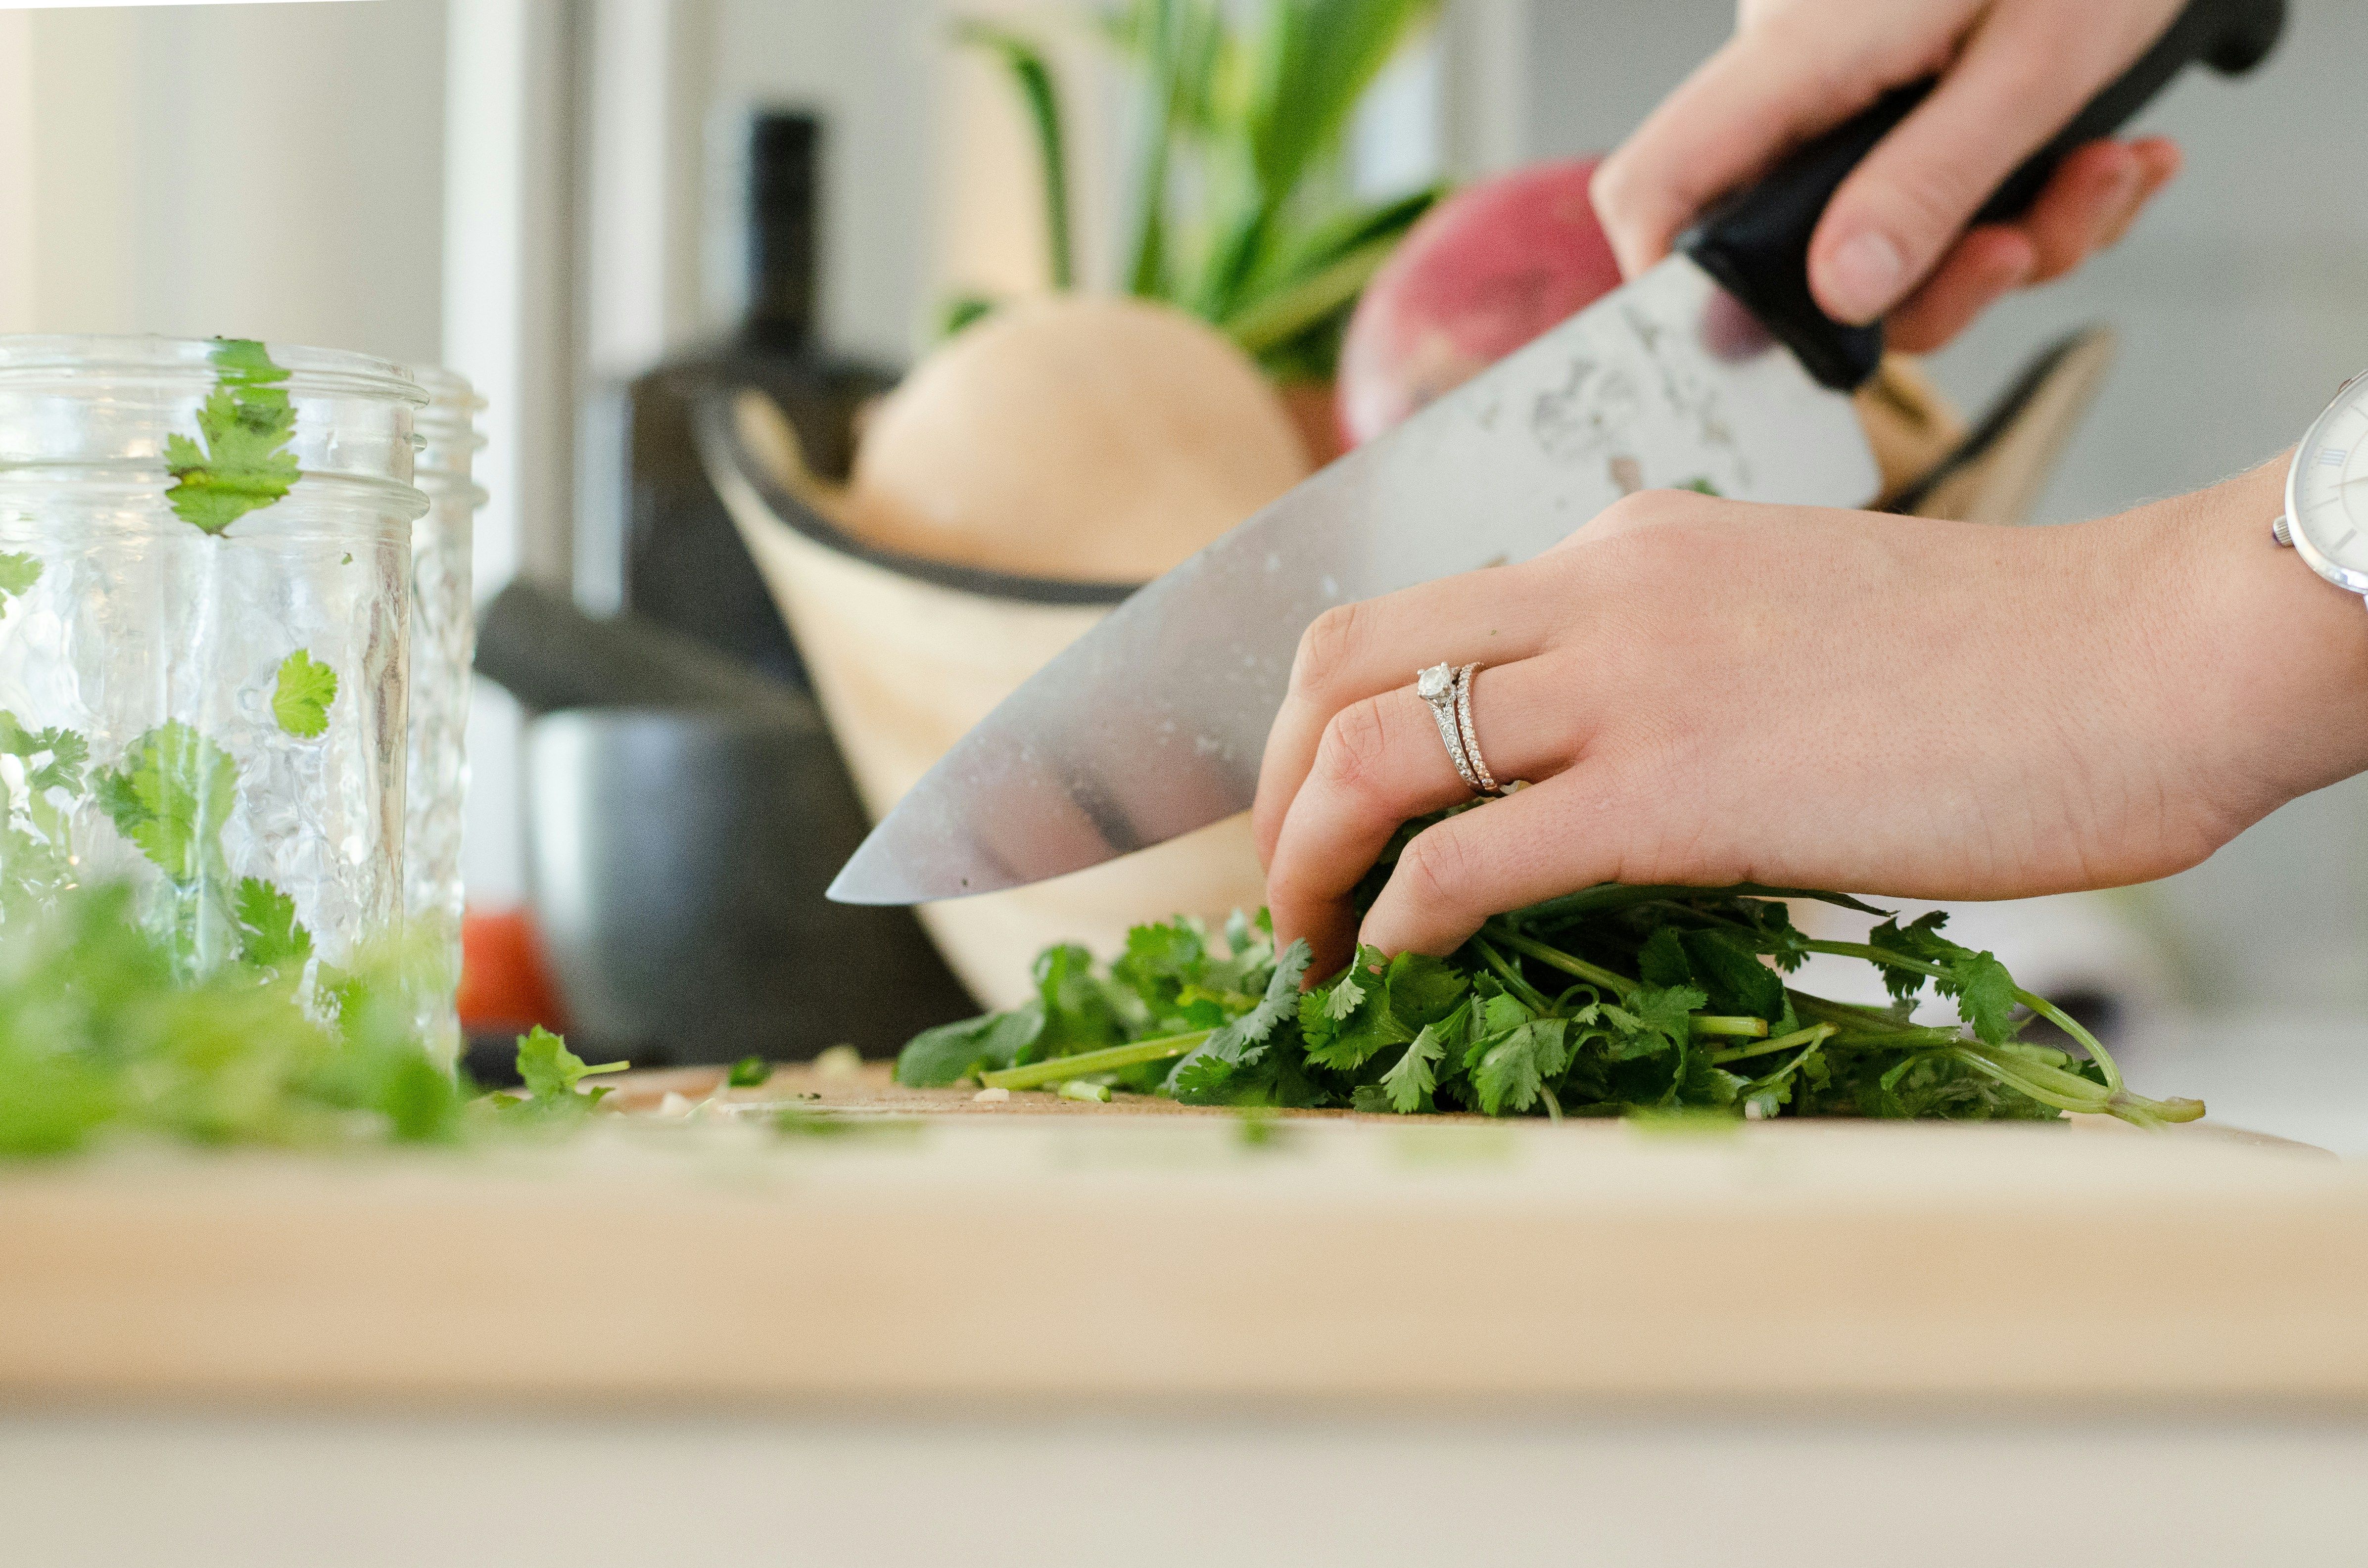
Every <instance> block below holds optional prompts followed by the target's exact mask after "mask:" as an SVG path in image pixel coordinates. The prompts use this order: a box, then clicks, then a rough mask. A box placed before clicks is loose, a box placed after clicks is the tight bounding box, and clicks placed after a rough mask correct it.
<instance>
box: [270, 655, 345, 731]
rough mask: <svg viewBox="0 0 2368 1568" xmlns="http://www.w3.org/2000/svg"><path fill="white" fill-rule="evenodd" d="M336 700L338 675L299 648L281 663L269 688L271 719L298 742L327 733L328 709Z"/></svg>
mask: <svg viewBox="0 0 2368 1568" xmlns="http://www.w3.org/2000/svg"><path fill="white" fill-rule="evenodd" d="M336 699H337V672H336V670H334V669H331V668H330V667H329V666H328V665H324V664H323V663H321V662H320V661H319V660H318V659H315V658H313V655H312V654H310V653H306V652H305V651H304V650H303V649H302V648H299V649H297V650H296V651H295V652H294V653H290V654H289V655H288V657H287V658H286V659H284V660H282V661H281V662H280V665H279V678H278V679H277V680H276V681H275V682H274V683H273V685H272V688H271V716H272V718H274V719H275V720H277V721H279V727H280V728H281V729H283V730H285V731H287V732H288V733H290V734H291V735H294V736H295V737H297V738H298V739H299V740H307V741H309V740H313V739H314V738H316V737H318V736H320V735H323V734H325V733H328V728H329V705H330V704H331V703H333V702H335V701H336Z"/></svg>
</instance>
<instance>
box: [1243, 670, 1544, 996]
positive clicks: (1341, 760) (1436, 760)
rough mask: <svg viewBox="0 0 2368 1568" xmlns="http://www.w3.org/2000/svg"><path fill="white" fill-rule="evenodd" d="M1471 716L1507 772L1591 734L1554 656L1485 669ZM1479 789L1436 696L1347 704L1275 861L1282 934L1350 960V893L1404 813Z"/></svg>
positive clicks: (1391, 696)
mask: <svg viewBox="0 0 2368 1568" xmlns="http://www.w3.org/2000/svg"><path fill="white" fill-rule="evenodd" d="M1472 715H1473V727H1474V733H1475V736H1476V738H1477V739H1478V742H1479V744H1480V755H1481V756H1483V757H1484V758H1486V762H1487V765H1488V767H1489V770H1490V771H1491V772H1492V773H1494V774H1495V775H1496V777H1497V778H1498V779H1499V780H1500V781H1502V780H1511V779H1514V778H1525V779H1531V780H1536V779H1540V778H1548V777H1551V776H1552V775H1554V774H1557V773H1560V772H1562V771H1563V770H1564V769H1565V768H1566V767H1569V766H1570V765H1571V763H1572V761H1573V760H1574V759H1575V758H1576V757H1577V752H1578V748H1579V746H1580V744H1582V740H1583V736H1584V733H1585V725H1584V723H1583V722H1582V720H1581V717H1580V715H1579V714H1578V713H1577V711H1575V710H1574V704H1573V700H1572V695H1571V692H1570V689H1569V682H1568V680H1567V678H1566V677H1565V676H1564V675H1563V674H1562V673H1561V672H1560V671H1559V670H1558V669H1557V668H1556V667H1555V666H1554V665H1553V664H1552V663H1551V662H1550V661H1547V660H1543V659H1530V660H1525V661H1523V662H1521V663H1520V664H1516V665H1500V666H1497V667H1495V668H1491V669H1486V670H1482V671H1480V672H1479V673H1478V674H1477V675H1475V676H1474V678H1473V684H1472ZM1471 798H1472V791H1471V790H1470V788H1469V787H1468V786H1466V785H1465V783H1464V782H1463V776H1462V775H1461V774H1459V773H1457V772H1456V770H1455V765H1454V763H1453V762H1452V761H1451V760H1450V759H1449V756H1448V754H1447V746H1446V744H1445V742H1444V741H1443V740H1442V739H1441V738H1440V733H1439V728H1438V724H1437V722H1436V721H1435V720H1434V719H1433V717H1432V715H1431V709H1430V705H1429V703H1427V702H1425V701H1423V699H1421V698H1419V697H1417V696H1416V695H1415V694H1414V692H1412V691H1411V690H1407V689H1405V688H1400V689H1398V690H1395V691H1389V692H1384V693H1383V694H1382V695H1381V696H1379V697H1372V698H1367V699H1365V700H1363V701H1361V702H1356V703H1351V704H1350V705H1349V707H1347V708H1344V709H1342V710H1340V711H1339V712H1338V714H1336V715H1334V717H1333V719H1332V722H1330V723H1329V724H1327V725H1326V726H1325V731H1324V738H1323V741H1322V743H1321V744H1319V745H1318V746H1317V748H1316V756H1315V765H1314V767H1312V768H1311V769H1310V770H1309V773H1308V776H1307V779H1306V782H1305V783H1304V784H1303V785H1302V786H1301V787H1300V790H1299V792H1298V794H1297V795H1296V796H1295V797H1293V799H1292V802H1291V808H1290V811H1289V812H1288V813H1287V814H1286V816H1285V818H1284V822H1283V825H1282V831H1281V835H1280V838H1279V840H1278V842H1277V844H1276V846H1275V852H1274V858H1273V863H1272V865H1271V866H1270V868H1269V871H1268V875H1267V903H1268V906H1269V910H1270V911H1271V912H1272V915H1273V919H1274V931H1275V939H1276V940H1277V941H1279V942H1281V943H1285V944H1288V943H1290V942H1291V941H1292V940H1293V939H1294V938H1296V937H1306V938H1307V940H1308V942H1309V944H1310V945H1311V946H1312V947H1313V948H1314V949H1315V957H1316V962H1315V964H1313V965H1312V966H1311V969H1310V972H1312V973H1316V974H1328V973H1330V972H1332V971H1334V970H1336V969H1338V967H1339V966H1340V965H1341V964H1343V963H1345V962H1347V961H1348V960H1349V957H1350V955H1351V953H1352V952H1353V950H1354V946H1355V937H1356V930H1357V918H1356V912H1355V910H1354V909H1353V908H1352V907H1351V906H1350V903H1349V895H1350V894H1351V893H1353V892H1355V891H1356V887H1357V884H1358V883H1359V882H1360V881H1362V880H1363V878H1364V874H1365V871H1366V869H1367V868H1369V867H1371V866H1372V864H1373V862H1374V861H1375V860H1377V859H1379V858H1381V855H1382V852H1383V850H1384V849H1385V848H1387V847H1388V846H1389V842H1390V838H1391V835H1394V834H1395V833H1396V832H1397V830H1398V827H1399V825H1400V824H1404V823H1406V822H1409V821H1411V820H1413V819H1414V818H1416V817H1419V816H1424V815H1427V814H1428V813H1429V812H1436V811H1440V810H1442V809H1444V808H1445V807H1448V806H1452V805H1455V804H1457V803H1459V802H1461V801H1468V800H1470V799H1471Z"/></svg>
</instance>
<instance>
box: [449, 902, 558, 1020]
mask: <svg viewBox="0 0 2368 1568" xmlns="http://www.w3.org/2000/svg"><path fill="white" fill-rule="evenodd" d="M460 1005H461V1028H463V1029H464V1030H466V1031H468V1032H469V1033H471V1034H478V1033H485V1034H494V1033H506V1032H508V1031H510V1030H513V1029H515V1030H518V1031H520V1032H523V1031H525V1030H527V1029H529V1028H533V1027H534V1026H535V1025H537V1024H541V1026H542V1027H543V1028H547V1029H551V1030H552V1031H554V1032H557V1033H563V1034H564V1033H565V1032H566V1029H567V1014H566V1010H565V1009H564V1008H563V1007H562V1006H560V1003H559V990H558V987H556V986H555V985H553V984H552V980H551V969H550V966H549V965H548V964H546V963H544V961H543V958H542V943H541V939H540V938H539V937H536V935H535V931H534V921H533V918H532V917H531V916H530V915H528V914H527V912H526V911H525V910H523V909H499V910H487V911H483V912H480V911H478V910H473V909H472V910H471V911H469V913H468V914H467V915H464V916H463V917H462V918H461V997H460Z"/></svg>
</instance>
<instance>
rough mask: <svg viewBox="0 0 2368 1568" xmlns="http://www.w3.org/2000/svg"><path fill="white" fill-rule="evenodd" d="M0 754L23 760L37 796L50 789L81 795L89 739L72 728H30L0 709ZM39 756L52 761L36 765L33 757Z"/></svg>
mask: <svg viewBox="0 0 2368 1568" xmlns="http://www.w3.org/2000/svg"><path fill="white" fill-rule="evenodd" d="M0 756H14V757H21V758H23V759H24V762H25V765H26V767H25V784H26V787H27V788H28V789H29V790H31V791H32V792H33V793H34V794H36V795H39V794H40V793H41V792H43V791H44V790H64V791H66V792H67V793H68V794H70V795H71V794H79V793H81V791H82V776H83V767H84V766H85V764H86V763H88V762H89V761H90V742H89V740H88V739H87V738H85V736H83V735H82V734H80V733H76V732H75V731H73V730H63V729H52V730H28V729H27V728H26V727H25V725H24V723H23V722H22V721H20V720H19V719H18V718H17V715H15V714H14V713H11V712H9V711H8V710H6V709H5V708H0ZM40 756H47V757H48V758H49V759H50V760H49V761H47V762H45V763H42V764H40V766H38V767H36V766H34V762H33V759H34V758H36V757H40Z"/></svg>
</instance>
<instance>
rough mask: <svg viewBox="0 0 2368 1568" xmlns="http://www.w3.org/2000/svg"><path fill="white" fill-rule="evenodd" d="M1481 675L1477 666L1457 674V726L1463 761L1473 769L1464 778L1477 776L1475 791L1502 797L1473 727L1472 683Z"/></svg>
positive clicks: (1469, 666)
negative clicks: (1484, 760) (1461, 739)
mask: <svg viewBox="0 0 2368 1568" xmlns="http://www.w3.org/2000/svg"><path fill="white" fill-rule="evenodd" d="M1479 674H1480V666H1479V665H1464V666H1463V668H1462V669H1460V670H1458V671H1456V672H1455V724H1456V727H1457V728H1458V729H1460V730H1461V731H1463V760H1464V761H1465V762H1466V763H1467V764H1469V765H1470V767H1471V772H1470V773H1467V774H1465V775H1464V777H1465V778H1467V779H1469V778H1472V776H1473V775H1474V774H1477V775H1478V776H1479V777H1478V779H1477V781H1476V782H1475V783H1474V786H1473V787H1474V789H1476V790H1479V791H1480V793H1482V794H1483V795H1501V794H1503V793H1504V791H1503V790H1499V789H1498V788H1497V776H1496V775H1495V774H1493V773H1491V772H1489V771H1488V765H1487V764H1486V763H1485V762H1483V761H1481V760H1480V736H1479V734H1478V733H1477V732H1476V731H1474V729H1473V727H1472V682H1473V680H1474V678H1475V677H1476V676H1478V675H1479Z"/></svg>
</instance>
